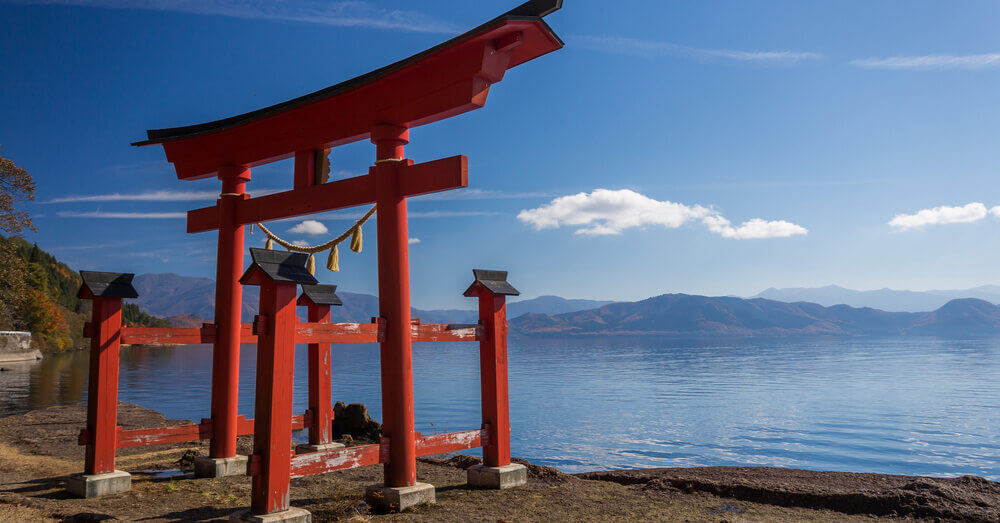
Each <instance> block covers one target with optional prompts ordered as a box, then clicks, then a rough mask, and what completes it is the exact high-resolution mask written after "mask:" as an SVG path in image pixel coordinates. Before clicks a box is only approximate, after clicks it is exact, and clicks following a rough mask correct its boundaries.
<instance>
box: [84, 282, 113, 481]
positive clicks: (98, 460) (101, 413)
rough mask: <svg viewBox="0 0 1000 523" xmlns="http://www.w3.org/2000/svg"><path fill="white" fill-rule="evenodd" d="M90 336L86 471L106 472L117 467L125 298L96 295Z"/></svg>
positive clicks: (92, 472)
mask: <svg viewBox="0 0 1000 523" xmlns="http://www.w3.org/2000/svg"><path fill="white" fill-rule="evenodd" d="M92 318H93V320H92V321H93V329H94V331H93V333H92V334H91V337H90V383H89V384H88V396H87V430H88V431H89V432H90V443H88V444H87V454H86V458H85V463H84V468H83V471H84V473H85V474H104V473H105V472H113V471H114V470H115V442H116V434H117V431H118V354H119V349H120V340H121V329H122V300H121V298H96V299H94V302H93V316H92Z"/></svg>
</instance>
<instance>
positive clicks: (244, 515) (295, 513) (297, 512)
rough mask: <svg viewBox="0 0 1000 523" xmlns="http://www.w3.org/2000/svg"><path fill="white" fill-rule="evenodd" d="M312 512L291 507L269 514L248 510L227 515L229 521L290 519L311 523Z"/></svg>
mask: <svg viewBox="0 0 1000 523" xmlns="http://www.w3.org/2000/svg"><path fill="white" fill-rule="evenodd" d="M312 520H313V516H312V513H310V512H309V511H308V510H306V509H304V508H295V507H292V508H290V509H288V510H285V511H282V512H272V513H270V514H261V515H254V514H252V513H250V511H249V510H244V511H243V512H238V513H236V514H233V515H232V516H229V521H250V522H253V523H276V522H278V521H290V522H292V523H311V522H312Z"/></svg>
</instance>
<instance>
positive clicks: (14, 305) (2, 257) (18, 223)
mask: <svg viewBox="0 0 1000 523" xmlns="http://www.w3.org/2000/svg"><path fill="white" fill-rule="evenodd" d="M34 199H35V182H34V180H32V179H31V175H30V174H28V171H26V170H24V169H23V168H21V167H18V166H17V165H16V164H14V162H13V161H11V160H9V159H7V158H4V157H3V156H0V231H3V232H4V233H5V234H7V235H17V234H21V233H22V232H24V231H25V230H30V231H34V230H35V225H34V224H33V223H32V222H31V217H30V216H28V213H27V212H24V211H22V210H19V209H18V208H17V205H18V204H20V203H23V202H27V201H32V200H34ZM27 278H28V264H27V263H26V262H25V260H23V259H22V258H21V257H20V256H18V253H17V247H16V246H15V245H14V244H12V243H10V242H3V243H2V244H0V329H4V330H6V329H20V328H25V327H27V318H26V315H25V314H24V312H25V307H26V305H27V303H28V281H27Z"/></svg>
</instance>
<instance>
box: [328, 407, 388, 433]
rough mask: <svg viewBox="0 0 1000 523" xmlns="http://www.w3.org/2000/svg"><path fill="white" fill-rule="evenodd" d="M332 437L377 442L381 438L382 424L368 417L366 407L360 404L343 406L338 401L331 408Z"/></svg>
mask: <svg viewBox="0 0 1000 523" xmlns="http://www.w3.org/2000/svg"><path fill="white" fill-rule="evenodd" d="M333 435H334V437H336V438H341V437H344V436H351V438H353V439H360V440H366V441H378V440H379V438H381V437H382V424H381V423H379V422H377V421H375V420H373V419H372V417H371V416H369V415H368V407H366V406H364V405H363V404H361V403H351V404H350V405H345V404H344V402H343V401H338V402H337V403H336V404H335V405H334V406H333Z"/></svg>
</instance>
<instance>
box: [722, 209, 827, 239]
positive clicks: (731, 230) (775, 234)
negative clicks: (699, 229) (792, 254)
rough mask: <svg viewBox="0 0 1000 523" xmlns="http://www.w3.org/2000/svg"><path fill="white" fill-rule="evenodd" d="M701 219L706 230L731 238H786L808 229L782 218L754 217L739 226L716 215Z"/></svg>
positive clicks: (806, 231)
mask: <svg viewBox="0 0 1000 523" xmlns="http://www.w3.org/2000/svg"><path fill="white" fill-rule="evenodd" d="M702 221H703V222H704V223H705V225H707V226H708V230H710V231H712V232H714V233H716V234H718V235H720V236H722V237H723V238H732V239H734V240H760V239H765V238H788V237H790V236H799V235H802V234H806V233H808V232H809V230H808V229H806V228H805V227H802V226H801V225H796V224H794V223H791V222H786V221H784V220H776V221H767V220H762V219H760V218H754V219H752V220H749V221H745V222H743V223H742V224H740V226H739V227H733V226H732V224H730V222H729V220H727V219H725V218H723V217H722V216H718V215H716V216H706V217H705V218H702Z"/></svg>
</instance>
